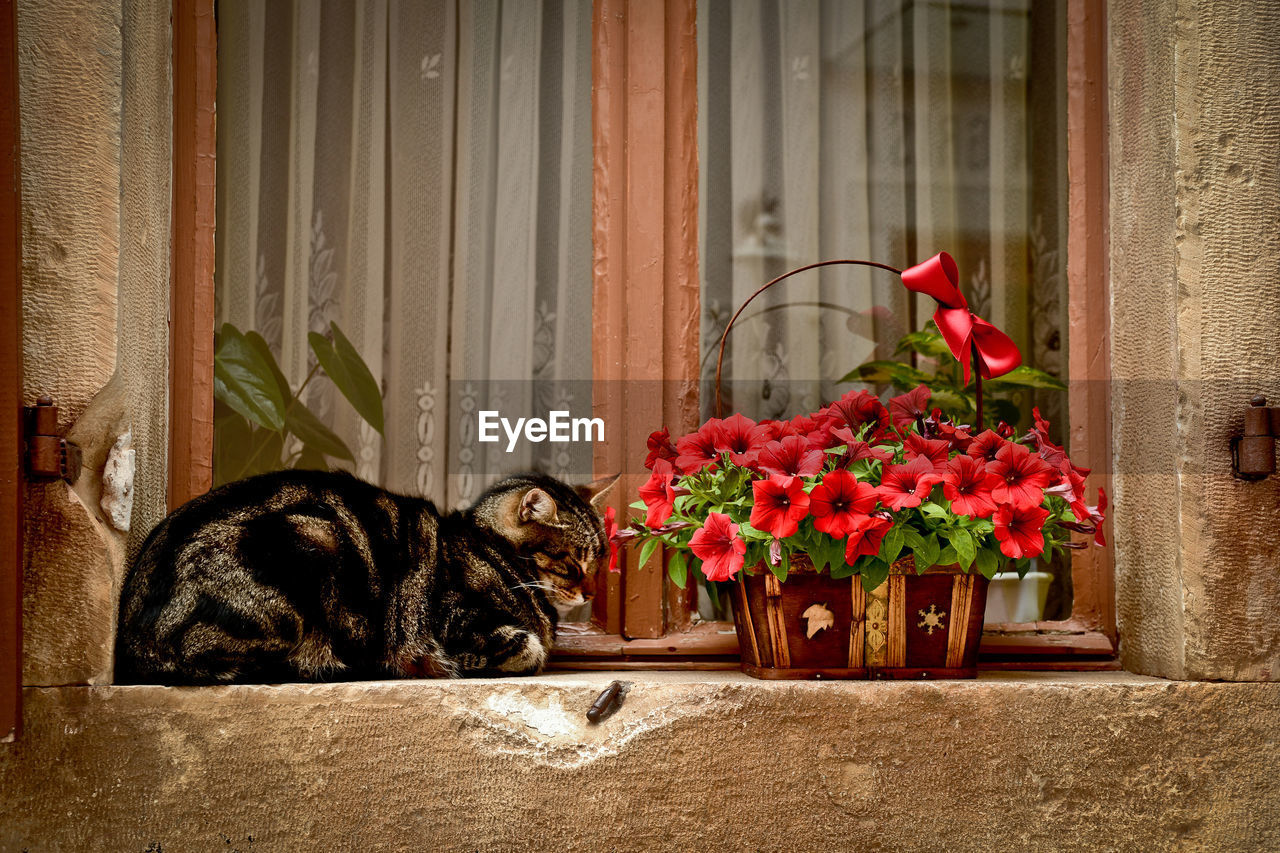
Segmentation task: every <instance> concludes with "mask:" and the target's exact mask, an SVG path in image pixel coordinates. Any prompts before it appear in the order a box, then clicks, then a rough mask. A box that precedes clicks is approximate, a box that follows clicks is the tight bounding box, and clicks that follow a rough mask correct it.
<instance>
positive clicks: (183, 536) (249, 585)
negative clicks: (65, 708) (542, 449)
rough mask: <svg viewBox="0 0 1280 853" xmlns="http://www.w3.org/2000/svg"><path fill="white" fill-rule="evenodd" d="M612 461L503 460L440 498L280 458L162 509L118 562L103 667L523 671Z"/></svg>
mask: <svg viewBox="0 0 1280 853" xmlns="http://www.w3.org/2000/svg"><path fill="white" fill-rule="evenodd" d="M616 480H617V477H616V476H615V477H611V478H603V479H601V480H596V481H595V482H593V483H590V484H588V485H586V486H579V487H576V488H575V487H572V486H569V485H567V484H565V483H562V482H561V481H559V480H556V479H554V478H552V477H548V476H545V475H541V474H524V475H518V476H514V477H509V478H507V479H505V480H503V481H501V482H499V483H497V484H496V485H494V486H493V487H492V488H490V489H489V490H488V491H486V492H485V493H484V494H483V495H481V496H480V498H479V499H478V500H477V501H476V502H475V505H474V506H472V507H471V508H470V509H468V510H464V511H460V512H450V513H441V512H439V511H437V510H436V508H435V506H433V505H432V504H431V502H429V501H427V500H423V499H421V498H415V497H408V496H405V495H398V494H394V493H392V492H389V491H386V490H384V489H381V488H378V487H377V486H374V485H372V484H370V483H366V482H364V481H363V480H359V479H357V478H355V477H353V476H351V475H349V474H346V473H343V472H328V471H302V470H295V471H279V472H274V473H269V474H262V475H259V476H257V477H252V478H249V479H247V480H241V481H239V482H235V483H229V484H227V485H225V486H222V487H220V488H218V489H215V490H214V491H212V492H209V493H208V494H206V495H203V496H201V497H199V498H196V499H194V500H192V501H190V502H189V503H187V504H184V505H183V506H181V507H179V508H178V509H176V510H174V512H172V513H171V514H170V515H169V516H168V517H167V518H165V519H164V520H163V521H162V522H160V524H159V525H158V526H157V527H156V528H155V530H153V531H152V532H151V534H150V536H149V537H148V538H147V540H146V541H145V543H144V544H143V546H142V548H141V550H140V551H139V553H138V556H137V558H136V559H135V560H134V562H133V564H132V566H131V568H130V571H129V573H128V575H127V577H126V579H125V583H124V588H123V591H122V593H121V597H120V619H119V628H118V631H117V638H116V682H117V683H162V684H218V683H230V682H242V683H243V682H255V683H272V682H283V681H320V680H343V681H347V680H358V679H374V678H405V677H458V676H475V675H525V674H534V673H537V672H539V671H541V670H542V668H543V666H544V665H545V664H546V661H547V655H548V653H549V651H550V649H551V644H552V639H553V637H554V635H555V628H556V624H557V621H558V610H557V608H569V607H572V606H574V605H578V604H582V603H583V602H585V601H586V600H588V599H589V598H590V597H591V595H592V591H593V585H594V576H595V570H596V568H597V566H598V564H599V562H600V560H601V558H602V557H607V556H608V553H609V543H608V540H607V539H606V538H605V532H604V524H603V521H602V519H601V515H600V512H599V510H598V508H599V506H600V505H601V503H602V499H603V497H604V495H605V492H606V491H607V490H608V489H609V487H610V486H612V485H613V483H614V482H616Z"/></svg>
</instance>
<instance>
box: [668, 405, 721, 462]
mask: <svg viewBox="0 0 1280 853" xmlns="http://www.w3.org/2000/svg"><path fill="white" fill-rule="evenodd" d="M719 424H720V421H719V419H718V418H712V419H711V420H709V421H707V422H706V423H705V424H703V425H702V426H701V427H700V428H699V429H698V431H697V432H694V433H690V434H689V435H686V436H685V437H684V438H682V439H680V440H679V441H677V442H676V452H677V453H678V454H679V455H678V456H677V457H676V470H677V471H679V472H680V473H681V474H696V473H697V472H699V471H701V470H703V469H704V468H705V469H707V470H711V471H714V470H715V468H716V466H717V465H718V464H719V463H720V452H719V451H718V450H716V443H715V436H714V433H715V430H716V429H718V427H719Z"/></svg>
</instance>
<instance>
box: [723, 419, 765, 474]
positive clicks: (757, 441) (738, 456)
mask: <svg viewBox="0 0 1280 853" xmlns="http://www.w3.org/2000/svg"><path fill="white" fill-rule="evenodd" d="M708 423H710V422H709V421H708ZM712 440H713V441H714V442H715V447H716V450H717V451H719V452H720V453H728V454H729V460H730V461H731V462H733V464H735V465H743V466H753V465H755V464H756V457H757V456H759V455H760V448H762V447H764V444H765V442H766V441H768V440H769V428H768V427H767V426H760V425H759V424H757V423H756V422H755V421H753V420H751V418H748V417H745V416H743V415H740V414H735V415H730V416H729V417H727V418H725V419H724V420H723V421H720V422H719V424H717V426H716V430H715V432H714V433H713V434H712Z"/></svg>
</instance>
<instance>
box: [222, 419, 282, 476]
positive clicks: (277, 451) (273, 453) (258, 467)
mask: <svg viewBox="0 0 1280 853" xmlns="http://www.w3.org/2000/svg"><path fill="white" fill-rule="evenodd" d="M283 452H284V434H283V433H279V432H275V431H273V430H269V429H257V430H254V431H253V438H252V439H251V440H250V442H249V447H248V448H247V449H246V452H245V455H244V457H243V458H242V459H240V460H238V461H239V465H240V473H239V474H238V475H236V476H235V477H234V478H233V479H237V480H239V479H241V478H243V477H252V476H253V475H255V474H265V473H266V472H268V471H279V470H280V469H281V468H283V467H284V466H283V465H282V464H281V463H280V456H281V454H282V453H283ZM234 464H235V463H233V466H234Z"/></svg>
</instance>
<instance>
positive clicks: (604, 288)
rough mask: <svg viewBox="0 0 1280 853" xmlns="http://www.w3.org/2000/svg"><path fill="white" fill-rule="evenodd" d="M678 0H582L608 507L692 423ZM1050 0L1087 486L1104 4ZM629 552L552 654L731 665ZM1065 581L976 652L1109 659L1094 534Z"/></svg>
mask: <svg viewBox="0 0 1280 853" xmlns="http://www.w3.org/2000/svg"><path fill="white" fill-rule="evenodd" d="M695 2H696V0H658V2H651V0H596V2H595V4H594V11H593V16H592V39H593V50H592V77H593V86H592V92H593V94H592V98H593V101H592V107H593V110H592V140H593V159H594V163H593V243H594V254H593V291H592V299H593V301H592V315H593V316H592V328H593V341H594V346H593V348H592V368H593V376H594V377H595V379H596V382H595V387H596V391H595V399H594V406H595V414H596V416H599V417H603V418H605V421H606V422H607V423H612V424H616V425H618V427H617V429H620V430H621V437H620V438H618V439H617V440H614V441H611V442H609V443H608V444H607V445H605V444H602V445H597V447H596V450H595V456H594V459H593V464H594V468H595V470H596V473H597V475H605V474H613V473H617V472H619V471H621V472H623V479H622V481H621V483H620V488H619V489H618V490H617V493H616V494H615V497H614V505H615V507H616V508H617V509H618V510H619V515H623V514H624V513H625V509H626V504H627V503H629V500H628V499H627V498H626V497H625V496H627V495H631V494H634V493H635V490H636V488H637V487H638V486H639V485H640V483H641V482H642V480H643V477H642V476H641V474H639V473H637V472H635V471H634V470H633V469H634V468H635V467H636V466H635V465H634V462H635V461H636V460H639V459H642V458H643V457H644V455H645V450H646V438H647V435H648V432H649V431H650V430H651V429H652V428H654V425H655V424H659V423H661V424H663V425H666V426H669V427H670V428H671V429H672V431H673V432H682V431H689V430H692V429H694V428H696V426H697V423H698V348H699V337H698V323H699V320H700V314H701V312H700V304H699V303H700V300H699V277H698V233H697V219H698V213H697V212H698V195H697V186H698V151H697V45H696V23H695V22H696V15H695ZM173 8H174V58H173V63H174V188H173V193H174V212H173V264H172V318H171V331H170V340H171V355H172V358H171V380H170V381H171V386H170V401H171V407H170V413H171V427H170V456H169V463H170V472H169V505H170V507H171V508H172V507H175V506H177V505H180V504H181V503H183V502H184V501H186V500H188V499H190V498H191V497H194V496H196V495H198V494H201V493H203V492H204V491H207V489H208V488H209V487H210V484H211V482H212V477H211V472H212V464H211V463H212V455H213V454H212V449H213V418H212V414H213V395H212V380H213V355H212V340H213V245H214V243H213V241H214V235H213V227H214V211H215V204H216V186H215V181H214V171H213V170H214V151H215V140H214V130H213V115H214V113H213V109H214V106H213V99H214V94H215V91H216V81H217V65H216V60H217V47H216V32H215V30H214V20H213V0H174V7H173ZM1067 16H1068V21H1067V51H1068V60H1067V63H1068V74H1067V77H1068V80H1067V86H1068V107H1067V111H1068V116H1067V126H1068V173H1069V232H1068V233H1069V236H1068V264H1067V276H1068V301H1069V308H1068V312H1069V326H1070V336H1069V340H1070V344H1069V346H1070V352H1069V365H1070V375H1071V376H1072V379H1073V381H1072V383H1071V384H1072V390H1071V392H1070V398H1069V399H1070V403H1069V405H1070V408H1071V410H1072V411H1074V412H1084V413H1085V414H1086V417H1085V418H1082V419H1075V420H1073V421H1072V424H1071V440H1070V448H1071V452H1072V456H1073V458H1075V459H1077V460H1078V461H1081V462H1082V464H1085V465H1088V466H1090V467H1092V468H1093V469H1094V471H1095V473H1094V474H1093V475H1092V476H1091V478H1090V486H1091V487H1096V486H1103V487H1104V488H1105V487H1107V486H1108V485H1109V473H1108V472H1109V470H1110V462H1111V452H1110V438H1111V424H1110V398H1109V391H1108V382H1107V380H1108V379H1109V370H1110V364H1109V359H1108V352H1109V346H1108V341H1107V335H1108V332H1107V330H1108V329H1109V325H1110V324H1109V316H1108V301H1109V300H1108V298H1107V296H1108V286H1109V283H1108V277H1107V276H1108V258H1109V253H1108V234H1107V192H1108V187H1107V130H1106V127H1107V115H1106V17H1105V0H1080V2H1076V3H1071V4H1068V12H1067ZM619 283H622V284H621V285H620V284H619ZM1099 329H1101V330H1103V331H1102V333H1101V337H1102V339H1101V340H1099V334H1098V332H1097V330H1099ZM1086 341H1087V345H1086V344H1085V342H1086ZM628 412H629V413H632V414H634V413H637V412H643V413H644V416H643V417H627V416H626V413H628ZM615 435H617V433H616V432H615ZM1108 532H1109V531H1108ZM629 556H630V555H624V556H623V558H622V566H621V571H620V572H619V573H617V574H612V575H609V576H608V577H607V578H606V579H605V583H604V584H603V585H602V588H601V590H600V594H599V595H598V596H597V598H596V600H595V603H594V605H593V615H594V618H595V621H596V623H598V625H599V626H600V627H598V628H586V629H580V630H573V629H570V630H567V631H565V632H563V633H562V635H561V637H560V638H559V642H558V647H557V651H556V654H555V655H554V657H553V665H554V666H558V667H562V668H586V669H593V668H600V669H619V668H681V669H715V668H734V667H736V665H737V664H736V657H737V649H738V646H737V640H736V637H735V636H734V634H733V632H732V625H731V623H722V622H712V623H703V624H693V623H692V618H691V614H692V611H693V604H694V598H693V590H692V588H690V589H689V590H680V589H678V588H676V587H675V586H674V584H672V583H671V582H670V581H669V580H668V579H667V576H666V572H665V567H664V566H662V565H659V561H657V560H654V561H651V565H650V566H648V567H642V566H638V565H635V562H636V561H635V560H634V559H629ZM1072 582H1073V592H1074V604H1073V612H1072V615H1071V617H1070V618H1069V619H1066V620H1062V621H1056V622H1037V623H1023V624H1001V625H989V626H987V631H986V636H984V638H983V645H982V655H983V660H984V666H986V667H989V668H1069V669H1111V668H1115V667H1116V666H1118V664H1116V662H1115V652H1116V643H1117V635H1116V620H1115V601H1114V597H1115V594H1114V590H1115V585H1114V566H1113V557H1112V552H1111V550H1110V549H1101V550H1090V551H1085V552H1077V554H1076V556H1075V558H1074V559H1073V562H1072Z"/></svg>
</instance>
